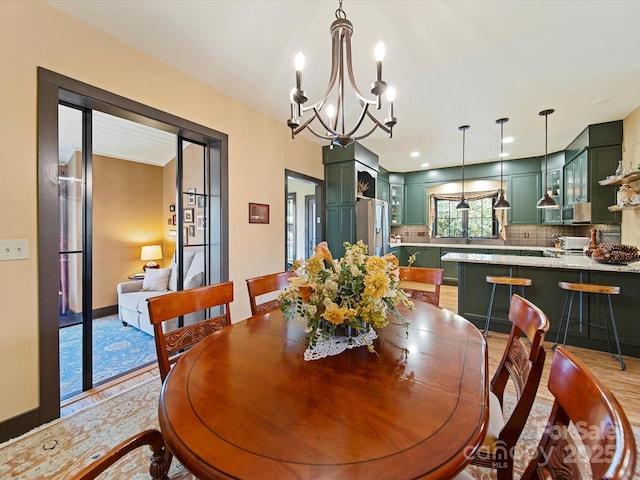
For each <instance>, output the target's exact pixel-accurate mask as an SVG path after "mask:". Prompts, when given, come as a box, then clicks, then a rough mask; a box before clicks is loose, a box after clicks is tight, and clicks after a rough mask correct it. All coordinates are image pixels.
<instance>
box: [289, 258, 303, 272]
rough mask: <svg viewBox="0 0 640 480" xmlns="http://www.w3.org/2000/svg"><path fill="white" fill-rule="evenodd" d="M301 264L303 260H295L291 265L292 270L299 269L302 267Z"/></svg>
mask: <svg viewBox="0 0 640 480" xmlns="http://www.w3.org/2000/svg"><path fill="white" fill-rule="evenodd" d="M301 265H302V262H301V261H300V260H294V261H293V264H292V265H291V270H297V269H299V268H300V266H301Z"/></svg>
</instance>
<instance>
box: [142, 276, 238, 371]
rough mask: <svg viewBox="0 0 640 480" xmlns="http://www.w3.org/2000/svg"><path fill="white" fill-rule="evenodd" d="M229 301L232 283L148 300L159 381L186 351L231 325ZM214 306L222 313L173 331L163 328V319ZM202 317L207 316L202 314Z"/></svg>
mask: <svg viewBox="0 0 640 480" xmlns="http://www.w3.org/2000/svg"><path fill="white" fill-rule="evenodd" d="M231 302H233V282H225V283H218V284H216V285H206V286H204V287H197V288H191V289H188V290H181V291H178V292H171V293H167V294H165V295H160V296H158V297H152V298H149V299H147V303H148V305H149V318H150V320H151V324H152V325H153V333H154V337H155V341H156V352H157V354H158V366H159V369H160V379H161V380H162V381H164V379H165V378H166V376H167V375H168V374H169V370H170V368H171V365H172V364H174V363H175V362H176V361H177V360H178V359H179V358H180V355H181V354H182V353H184V351H185V350H187V349H188V348H189V347H191V346H193V345H195V344H196V343H198V342H199V341H200V340H202V339H203V338H204V337H207V336H208V335H211V334H213V333H215V332H217V331H219V330H221V329H222V328H224V327H226V326H228V325H231V313H230V311H229V304H230V303H231ZM213 307H222V308H223V313H221V314H220V315H216V316H214V317H211V318H205V319H204V320H201V321H198V322H196V323H192V324H189V325H185V326H183V327H180V328H176V329H174V330H169V331H166V332H165V329H164V328H163V324H164V323H165V322H168V321H170V320H173V319H176V318H178V317H181V316H184V315H187V314H189V313H194V312H201V311H206V310H207V309H210V308H213ZM205 313H206V312H205ZM204 316H205V317H206V316H207V315H206V314H204Z"/></svg>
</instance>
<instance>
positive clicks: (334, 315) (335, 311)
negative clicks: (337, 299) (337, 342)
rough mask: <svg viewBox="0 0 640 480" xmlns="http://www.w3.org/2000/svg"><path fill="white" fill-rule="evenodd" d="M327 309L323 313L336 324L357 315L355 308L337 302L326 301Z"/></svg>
mask: <svg viewBox="0 0 640 480" xmlns="http://www.w3.org/2000/svg"><path fill="white" fill-rule="evenodd" d="M325 306H326V309H325V311H324V314H323V315H322V316H323V317H324V319H325V320H326V321H327V322H331V323H333V324H335V325H342V324H343V323H344V321H345V320H348V319H350V318H353V317H355V316H356V313H357V312H356V311H355V310H354V309H353V308H346V307H342V308H341V307H340V306H339V305H338V304H337V303H333V302H330V301H329V302H325Z"/></svg>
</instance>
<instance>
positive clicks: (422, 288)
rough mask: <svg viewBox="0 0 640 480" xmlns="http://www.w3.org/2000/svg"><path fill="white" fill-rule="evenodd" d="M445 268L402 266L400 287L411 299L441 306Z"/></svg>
mask: <svg viewBox="0 0 640 480" xmlns="http://www.w3.org/2000/svg"><path fill="white" fill-rule="evenodd" d="M443 281H444V270H442V269H440V268H423V267H400V285H399V287H400V288H401V289H402V290H403V291H404V292H405V293H406V294H407V295H409V296H410V297H411V300H418V301H421V302H427V303H431V304H433V305H436V306H438V307H439V306H440V285H442V282H443Z"/></svg>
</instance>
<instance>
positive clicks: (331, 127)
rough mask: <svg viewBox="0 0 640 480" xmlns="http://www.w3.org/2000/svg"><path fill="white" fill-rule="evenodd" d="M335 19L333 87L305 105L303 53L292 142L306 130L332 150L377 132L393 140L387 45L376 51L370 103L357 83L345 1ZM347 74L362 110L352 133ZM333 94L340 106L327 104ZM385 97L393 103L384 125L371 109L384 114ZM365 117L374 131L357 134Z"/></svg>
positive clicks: (298, 67) (293, 103) (297, 61)
mask: <svg viewBox="0 0 640 480" xmlns="http://www.w3.org/2000/svg"><path fill="white" fill-rule="evenodd" d="M335 15H336V20H335V21H334V22H333V23H332V24H331V29H330V30H331V74H330V76H329V85H328V87H327V90H326V93H325V94H324V95H323V96H322V97H321V98H320V99H319V100H318V101H317V102H315V103H313V104H311V105H307V106H305V105H304V104H305V103H306V102H307V96H306V92H305V91H304V90H303V89H302V70H303V68H304V55H303V54H302V52H300V53H298V55H297V56H296V59H295V66H296V86H295V87H294V88H292V89H291V95H290V97H291V118H289V120H287V125H288V126H289V128H291V138H295V136H296V135H297V134H298V133H300V132H301V131H303V130H304V129H306V128H308V129H309V131H310V132H311V133H312V134H313V135H315V136H316V137H318V138H322V139H325V140H329V142H330V145H331V147H332V148H333V146H334V145H339V146H341V147H346V146H347V145H350V144H352V143H353V142H355V141H356V140H360V139H362V138H365V137H368V136H369V135H371V134H372V133H373V132H374V131H375V130H376V129H377V128H380V129H381V130H383V131H384V132H386V133H388V134H389V138H391V137H392V135H393V126H394V125H395V124H396V123H397V119H396V117H394V116H393V101H394V99H395V90H394V88H393V87H390V86H387V82H385V81H384V80H382V59H383V58H384V54H385V47H384V44H383V43H382V42H379V43H378V44H377V45H376V48H375V58H376V80H375V81H374V82H373V83H372V84H371V93H372V94H373V95H375V98H374V99H369V98H367V97H365V96H364V95H363V94H362V93H361V92H360V90H359V89H358V87H357V85H356V82H355V77H354V74H353V65H352V61H351V35H352V34H353V24H352V23H351V22H350V21H349V20H347V16H346V14H345V13H344V10H342V0H340V3H339V7H338V9H337V10H336V13H335ZM345 62H346V65H345ZM345 73H346V74H347V76H348V81H349V84H350V85H351V88H352V89H353V93H354V95H355V98H356V100H357V103H358V104H359V105H360V109H361V110H360V113H359V115H358V118H357V120H356V122H355V125H354V126H353V127H352V128H351V129H349V130H347V128H346V122H345V110H346V106H345V99H344V90H345V78H344V76H345ZM336 90H337V92H336ZM332 93H333V96H332V98H333V99H335V101H336V106H334V105H333V104H331V103H327V101H328V100H329V97H330V96H331V95H332ZM385 93H386V97H387V101H388V103H389V110H388V117H387V118H385V119H384V121H380V120H378V119H377V118H376V117H375V116H374V115H373V113H372V112H371V111H370V109H369V107H371V106H374V105H375V107H376V109H377V110H380V108H381V106H382V100H381V98H382V95H384V94H385ZM306 112H312V113H311V115H310V116H309V118H308V119H306V120H305V119H303V116H304V114H305V113H306ZM365 117H368V118H369V119H370V120H371V122H372V123H373V125H372V127H371V129H370V130H367V131H365V132H362V133H361V134H356V132H357V130H358V129H359V128H360V127H361V125H362V122H363V121H364V119H365ZM314 120H317V123H319V124H320V125H319V126H316V127H315V128H314V126H313V125H312V122H313V121H314ZM318 127H320V128H318Z"/></svg>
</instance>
